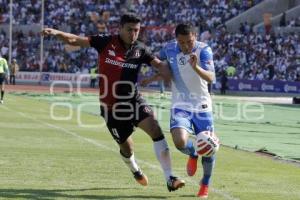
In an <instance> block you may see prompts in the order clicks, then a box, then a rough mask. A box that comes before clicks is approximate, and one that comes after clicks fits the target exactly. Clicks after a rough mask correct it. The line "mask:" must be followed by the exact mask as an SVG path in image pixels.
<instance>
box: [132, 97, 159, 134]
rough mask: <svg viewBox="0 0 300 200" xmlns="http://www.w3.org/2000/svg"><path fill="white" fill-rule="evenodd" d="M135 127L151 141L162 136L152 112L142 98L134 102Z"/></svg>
mask: <svg viewBox="0 0 300 200" xmlns="http://www.w3.org/2000/svg"><path fill="white" fill-rule="evenodd" d="M134 124H135V126H137V127H139V128H141V129H142V130H143V131H145V132H146V133H147V134H148V135H149V136H150V137H151V138H152V139H156V138H159V137H161V136H162V135H163V133H162V130H161V127H160V125H159V123H158V121H157V119H156V118H155V117H154V113H153V110H152V109H151V107H150V106H149V105H148V104H147V102H146V101H145V100H144V99H143V98H137V99H136V101H135V123H134Z"/></svg>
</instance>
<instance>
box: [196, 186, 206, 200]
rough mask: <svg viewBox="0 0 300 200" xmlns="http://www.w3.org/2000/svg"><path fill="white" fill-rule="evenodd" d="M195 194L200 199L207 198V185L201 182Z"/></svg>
mask: <svg viewBox="0 0 300 200" xmlns="http://www.w3.org/2000/svg"><path fill="white" fill-rule="evenodd" d="M197 196H198V197H200V198H201V199H207V197H208V185H204V184H201V186H200V189H199V192H198V194H197Z"/></svg>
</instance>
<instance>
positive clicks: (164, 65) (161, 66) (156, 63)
mask: <svg viewBox="0 0 300 200" xmlns="http://www.w3.org/2000/svg"><path fill="white" fill-rule="evenodd" d="M150 64H151V65H152V66H153V67H155V68H157V69H158V72H159V75H160V76H161V77H162V78H163V79H164V80H165V81H166V82H170V81H171V79H172V72H171V70H170V68H169V64H168V62H167V61H161V60H159V59H158V58H154V59H153V60H152V61H151V63H150Z"/></svg>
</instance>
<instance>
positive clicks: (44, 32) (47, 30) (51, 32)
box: [41, 28, 59, 36]
mask: <svg viewBox="0 0 300 200" xmlns="http://www.w3.org/2000/svg"><path fill="white" fill-rule="evenodd" d="M58 32H59V31H58V30H55V29H53V28H44V29H43V30H42V32H41V34H42V35H43V36H49V35H53V36H56V35H57V34H58Z"/></svg>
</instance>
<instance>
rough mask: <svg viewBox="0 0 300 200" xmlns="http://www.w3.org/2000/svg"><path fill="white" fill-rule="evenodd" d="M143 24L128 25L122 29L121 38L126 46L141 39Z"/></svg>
mask: <svg viewBox="0 0 300 200" xmlns="http://www.w3.org/2000/svg"><path fill="white" fill-rule="evenodd" d="M140 28H141V24H140V23H126V24H124V25H123V26H121V28H120V36H121V38H122V40H123V41H124V43H125V44H127V45H131V44H133V43H134V42H135V41H136V40H137V39H138V37H139V32H140Z"/></svg>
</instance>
